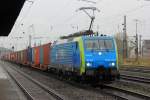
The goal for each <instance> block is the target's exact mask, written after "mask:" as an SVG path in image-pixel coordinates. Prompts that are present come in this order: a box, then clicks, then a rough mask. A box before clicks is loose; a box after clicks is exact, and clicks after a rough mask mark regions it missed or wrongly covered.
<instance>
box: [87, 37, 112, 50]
mask: <svg viewBox="0 0 150 100" xmlns="http://www.w3.org/2000/svg"><path fill="white" fill-rule="evenodd" d="M85 48H86V49H87V50H112V49H113V40H108V39H102V40H85Z"/></svg>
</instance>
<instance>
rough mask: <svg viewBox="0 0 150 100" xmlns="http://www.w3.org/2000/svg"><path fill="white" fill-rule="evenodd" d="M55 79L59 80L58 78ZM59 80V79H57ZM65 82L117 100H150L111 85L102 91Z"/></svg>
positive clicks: (144, 96)
mask: <svg viewBox="0 0 150 100" xmlns="http://www.w3.org/2000/svg"><path fill="white" fill-rule="evenodd" d="M28 70H29V69H28ZM36 71H37V70H36ZM39 72H40V71H39ZM39 72H37V73H39ZM39 74H44V75H45V76H48V77H50V74H49V73H45V72H42V73H39ZM54 77H55V76H54ZM55 78H57V76H56V77H55ZM57 79H59V78H57ZM59 80H61V79H59ZM61 81H62V80H61ZM63 81H64V80H63ZM65 82H67V83H69V84H71V85H73V86H76V87H79V88H81V89H82V88H83V89H86V90H88V91H95V92H97V93H100V94H105V95H109V96H112V97H115V98H116V99H117V100H149V99H150V97H149V96H147V95H144V94H139V93H135V92H132V91H129V90H125V89H120V88H118V87H114V86H111V85H103V89H101V86H96V87H94V88H93V87H89V85H83V84H80V83H76V82H72V81H68V80H65ZM105 99H106V98H105ZM89 100H91V99H89ZM93 100H94V99H93ZM107 100H108V99H107Z"/></svg>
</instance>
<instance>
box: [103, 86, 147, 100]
mask: <svg viewBox="0 0 150 100" xmlns="http://www.w3.org/2000/svg"><path fill="white" fill-rule="evenodd" d="M104 88H105V89H104V90H103V91H105V92H106V93H110V94H112V95H116V96H120V97H122V98H124V99H126V100H150V96H149V95H145V94H141V93H136V92H133V91H130V90H126V89H122V88H119V87H115V86H112V85H104Z"/></svg>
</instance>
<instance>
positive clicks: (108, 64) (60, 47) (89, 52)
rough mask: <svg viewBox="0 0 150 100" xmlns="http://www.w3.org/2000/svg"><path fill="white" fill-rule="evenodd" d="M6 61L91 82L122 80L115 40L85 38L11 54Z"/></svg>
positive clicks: (5, 57)
mask: <svg viewBox="0 0 150 100" xmlns="http://www.w3.org/2000/svg"><path fill="white" fill-rule="evenodd" d="M3 59H4V60H7V61H10V62H14V63H18V64H22V65H28V66H31V67H33V68H38V69H40V70H46V71H49V70H51V71H55V72H56V73H58V74H59V75H63V76H64V75H66V76H71V77H78V78H80V79H81V80H83V79H84V80H85V79H86V80H90V81H96V82H97V81H98V82H100V81H103V80H108V81H114V80H115V79H117V78H119V76H120V75H119V71H118V57H117V47H116V42H115V39H114V38H113V37H111V36H102V35H100V36H99V35H92V36H91V35H83V36H78V37H71V38H68V39H63V40H61V41H57V42H54V43H53V44H52V43H48V44H45V45H41V46H37V47H32V48H27V49H25V50H21V51H16V52H11V53H9V54H5V55H4V56H3Z"/></svg>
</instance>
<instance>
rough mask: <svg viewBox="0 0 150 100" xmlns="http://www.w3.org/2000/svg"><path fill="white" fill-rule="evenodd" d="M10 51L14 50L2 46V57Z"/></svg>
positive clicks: (0, 54) (0, 48)
mask: <svg viewBox="0 0 150 100" xmlns="http://www.w3.org/2000/svg"><path fill="white" fill-rule="evenodd" d="M8 52H12V50H9V49H7V48H3V47H0V58H1V57H2V56H3V55H4V54H6V53H8Z"/></svg>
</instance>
